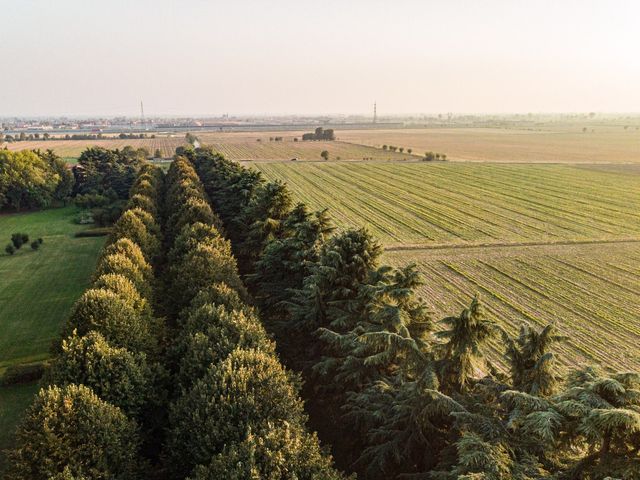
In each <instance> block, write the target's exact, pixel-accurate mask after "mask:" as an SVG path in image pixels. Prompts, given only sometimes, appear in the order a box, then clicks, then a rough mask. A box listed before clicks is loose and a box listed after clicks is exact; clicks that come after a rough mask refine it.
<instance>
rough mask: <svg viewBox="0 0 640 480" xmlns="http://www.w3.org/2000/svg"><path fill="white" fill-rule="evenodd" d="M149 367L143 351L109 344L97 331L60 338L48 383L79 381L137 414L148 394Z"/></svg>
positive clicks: (76, 382)
mask: <svg viewBox="0 0 640 480" xmlns="http://www.w3.org/2000/svg"><path fill="white" fill-rule="evenodd" d="M151 376H152V374H151V370H150V369H149V367H148V366H147V360H146V355H145V354H144V353H133V352H130V351H129V350H127V349H126V348H118V347H112V346H111V345H109V344H108V343H107V341H106V340H105V339H104V337H103V336H102V335H101V334H100V333H98V332H89V333H88V334H87V335H85V336H84V337H79V336H78V335H77V333H76V332H73V334H72V335H71V336H70V337H69V338H67V339H66V340H63V342H62V352H61V354H60V355H59V356H58V357H57V358H56V359H55V361H54V362H53V364H52V366H51V370H50V371H49V372H48V374H47V381H48V382H49V383H50V384H54V385H57V386H59V387H63V386H65V385H70V384H73V383H75V384H82V385H86V386H87V387H90V388H91V389H93V391H94V393H95V394H96V395H98V396H99V397H100V398H101V399H103V400H105V401H107V402H109V403H111V404H112V405H115V406H116V407H119V408H121V409H122V411H123V412H124V413H126V414H127V415H129V416H131V417H134V418H136V417H139V415H140V413H141V412H142V409H143V408H144V406H145V404H146V403H147V401H148V400H149V397H150V395H151V384H152V380H151Z"/></svg>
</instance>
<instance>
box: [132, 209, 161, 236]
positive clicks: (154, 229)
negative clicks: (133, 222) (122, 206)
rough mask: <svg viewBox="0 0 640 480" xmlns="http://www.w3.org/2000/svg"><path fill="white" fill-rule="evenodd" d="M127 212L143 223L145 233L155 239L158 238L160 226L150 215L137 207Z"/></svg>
mask: <svg viewBox="0 0 640 480" xmlns="http://www.w3.org/2000/svg"><path fill="white" fill-rule="evenodd" d="M127 212H131V213H133V214H134V215H135V216H137V217H138V218H139V219H140V220H141V221H142V223H144V226H145V227H146V228H147V232H149V233H150V234H151V235H153V236H154V237H156V238H160V226H159V225H158V223H157V222H156V220H155V218H153V215H152V214H151V213H149V212H147V211H146V210H144V209H142V208H139V207H134V208H129V209H128V210H127Z"/></svg>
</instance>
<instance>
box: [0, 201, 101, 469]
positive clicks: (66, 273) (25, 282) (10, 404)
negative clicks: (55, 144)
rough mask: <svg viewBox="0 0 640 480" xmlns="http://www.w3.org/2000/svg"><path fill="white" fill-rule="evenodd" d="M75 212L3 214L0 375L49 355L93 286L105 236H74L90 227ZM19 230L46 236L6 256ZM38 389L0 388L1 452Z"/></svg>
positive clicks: (0, 233)
mask: <svg viewBox="0 0 640 480" xmlns="http://www.w3.org/2000/svg"><path fill="white" fill-rule="evenodd" d="M75 214H76V209H75V207H66V208H58V209H50V210H44V211H40V212H35V213H24V214H13V215H3V216H0V237H1V238H0V240H2V241H3V242H4V243H2V244H0V245H1V246H2V248H3V250H2V254H0V305H2V310H0V375H1V374H2V373H3V371H4V369H5V368H6V367H8V366H10V365H14V364H21V363H28V362H35V361H40V360H44V359H46V358H48V356H49V348H50V345H51V342H52V340H53V339H55V338H57V337H58V336H59V334H60V328H61V325H62V322H63V321H64V320H65V319H66V317H67V315H68V314H69V311H70V309H71V306H72V304H73V302H74V301H75V300H76V299H77V298H78V297H79V296H80V295H81V294H82V292H83V290H84V289H85V288H86V287H87V285H88V284H89V278H90V276H91V273H92V272H93V269H94V266H95V262H96V259H97V255H98V252H99V251H100V249H101V248H102V245H103V243H104V238H95V237H94V238H74V237H73V235H74V233H75V232H77V231H78V230H83V229H86V228H87V226H86V225H76V224H74V223H73V218H74V216H75ZM18 231H19V232H24V233H27V234H29V236H30V237H31V238H38V237H42V238H43V239H44V243H43V245H42V247H41V249H40V250H39V251H37V252H34V251H32V250H31V248H30V247H29V245H25V246H23V247H22V248H21V249H20V250H18V252H17V253H16V254H15V255H13V256H8V255H5V254H4V245H5V244H6V243H8V242H9V238H10V236H11V233H13V232H18ZM34 389H35V387H34V386H33V385H26V386H12V387H5V386H0V450H1V449H2V448H3V447H4V446H6V445H7V442H8V441H9V439H10V435H12V430H13V426H14V425H15V424H16V423H17V421H18V416H19V414H20V412H22V411H23V410H24V408H25V407H26V406H27V405H28V403H29V402H30V400H31V398H30V394H31V393H32V391H33V390H34ZM0 457H1V455H0ZM0 463H1V459H0Z"/></svg>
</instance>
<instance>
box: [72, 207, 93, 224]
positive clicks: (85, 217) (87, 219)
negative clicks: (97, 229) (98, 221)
mask: <svg viewBox="0 0 640 480" xmlns="http://www.w3.org/2000/svg"><path fill="white" fill-rule="evenodd" d="M75 222H76V223H77V224H78V225H90V224H92V223H95V220H94V218H93V214H92V213H91V212H90V211H88V210H83V211H82V212H80V213H78V215H76V218H75Z"/></svg>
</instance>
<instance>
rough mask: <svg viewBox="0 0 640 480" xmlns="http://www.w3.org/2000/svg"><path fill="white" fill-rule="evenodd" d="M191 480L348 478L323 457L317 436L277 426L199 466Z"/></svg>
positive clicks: (285, 426)
mask: <svg viewBox="0 0 640 480" xmlns="http://www.w3.org/2000/svg"><path fill="white" fill-rule="evenodd" d="M190 478H191V479H192V480H218V479H222V478H224V479H225V480H245V479H249V478H265V479H291V480H293V479H301V480H302V479H304V480H339V479H344V478H345V477H344V476H343V475H342V474H340V473H339V472H338V471H336V470H335V469H334V468H333V467H332V466H331V457H329V456H325V455H323V454H322V452H321V450H320V448H319V447H318V439H317V437H316V436H315V435H311V434H309V433H306V432H304V430H303V429H302V428H300V427H299V426H297V425H291V424H288V423H286V422H275V423H274V424H270V425H269V428H268V429H267V431H265V432H264V433H263V434H261V435H260V434H258V435H256V434H254V433H253V432H251V431H249V432H248V433H247V436H246V438H245V439H244V440H243V441H242V442H240V443H236V444H231V445H229V446H228V447H227V448H226V449H225V450H224V451H223V452H222V453H219V454H217V455H216V456H214V457H213V458H212V459H211V462H210V463H209V464H208V465H206V466H205V465H198V466H197V467H196V469H195V470H194V472H193V475H192V476H191V477H190Z"/></svg>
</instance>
